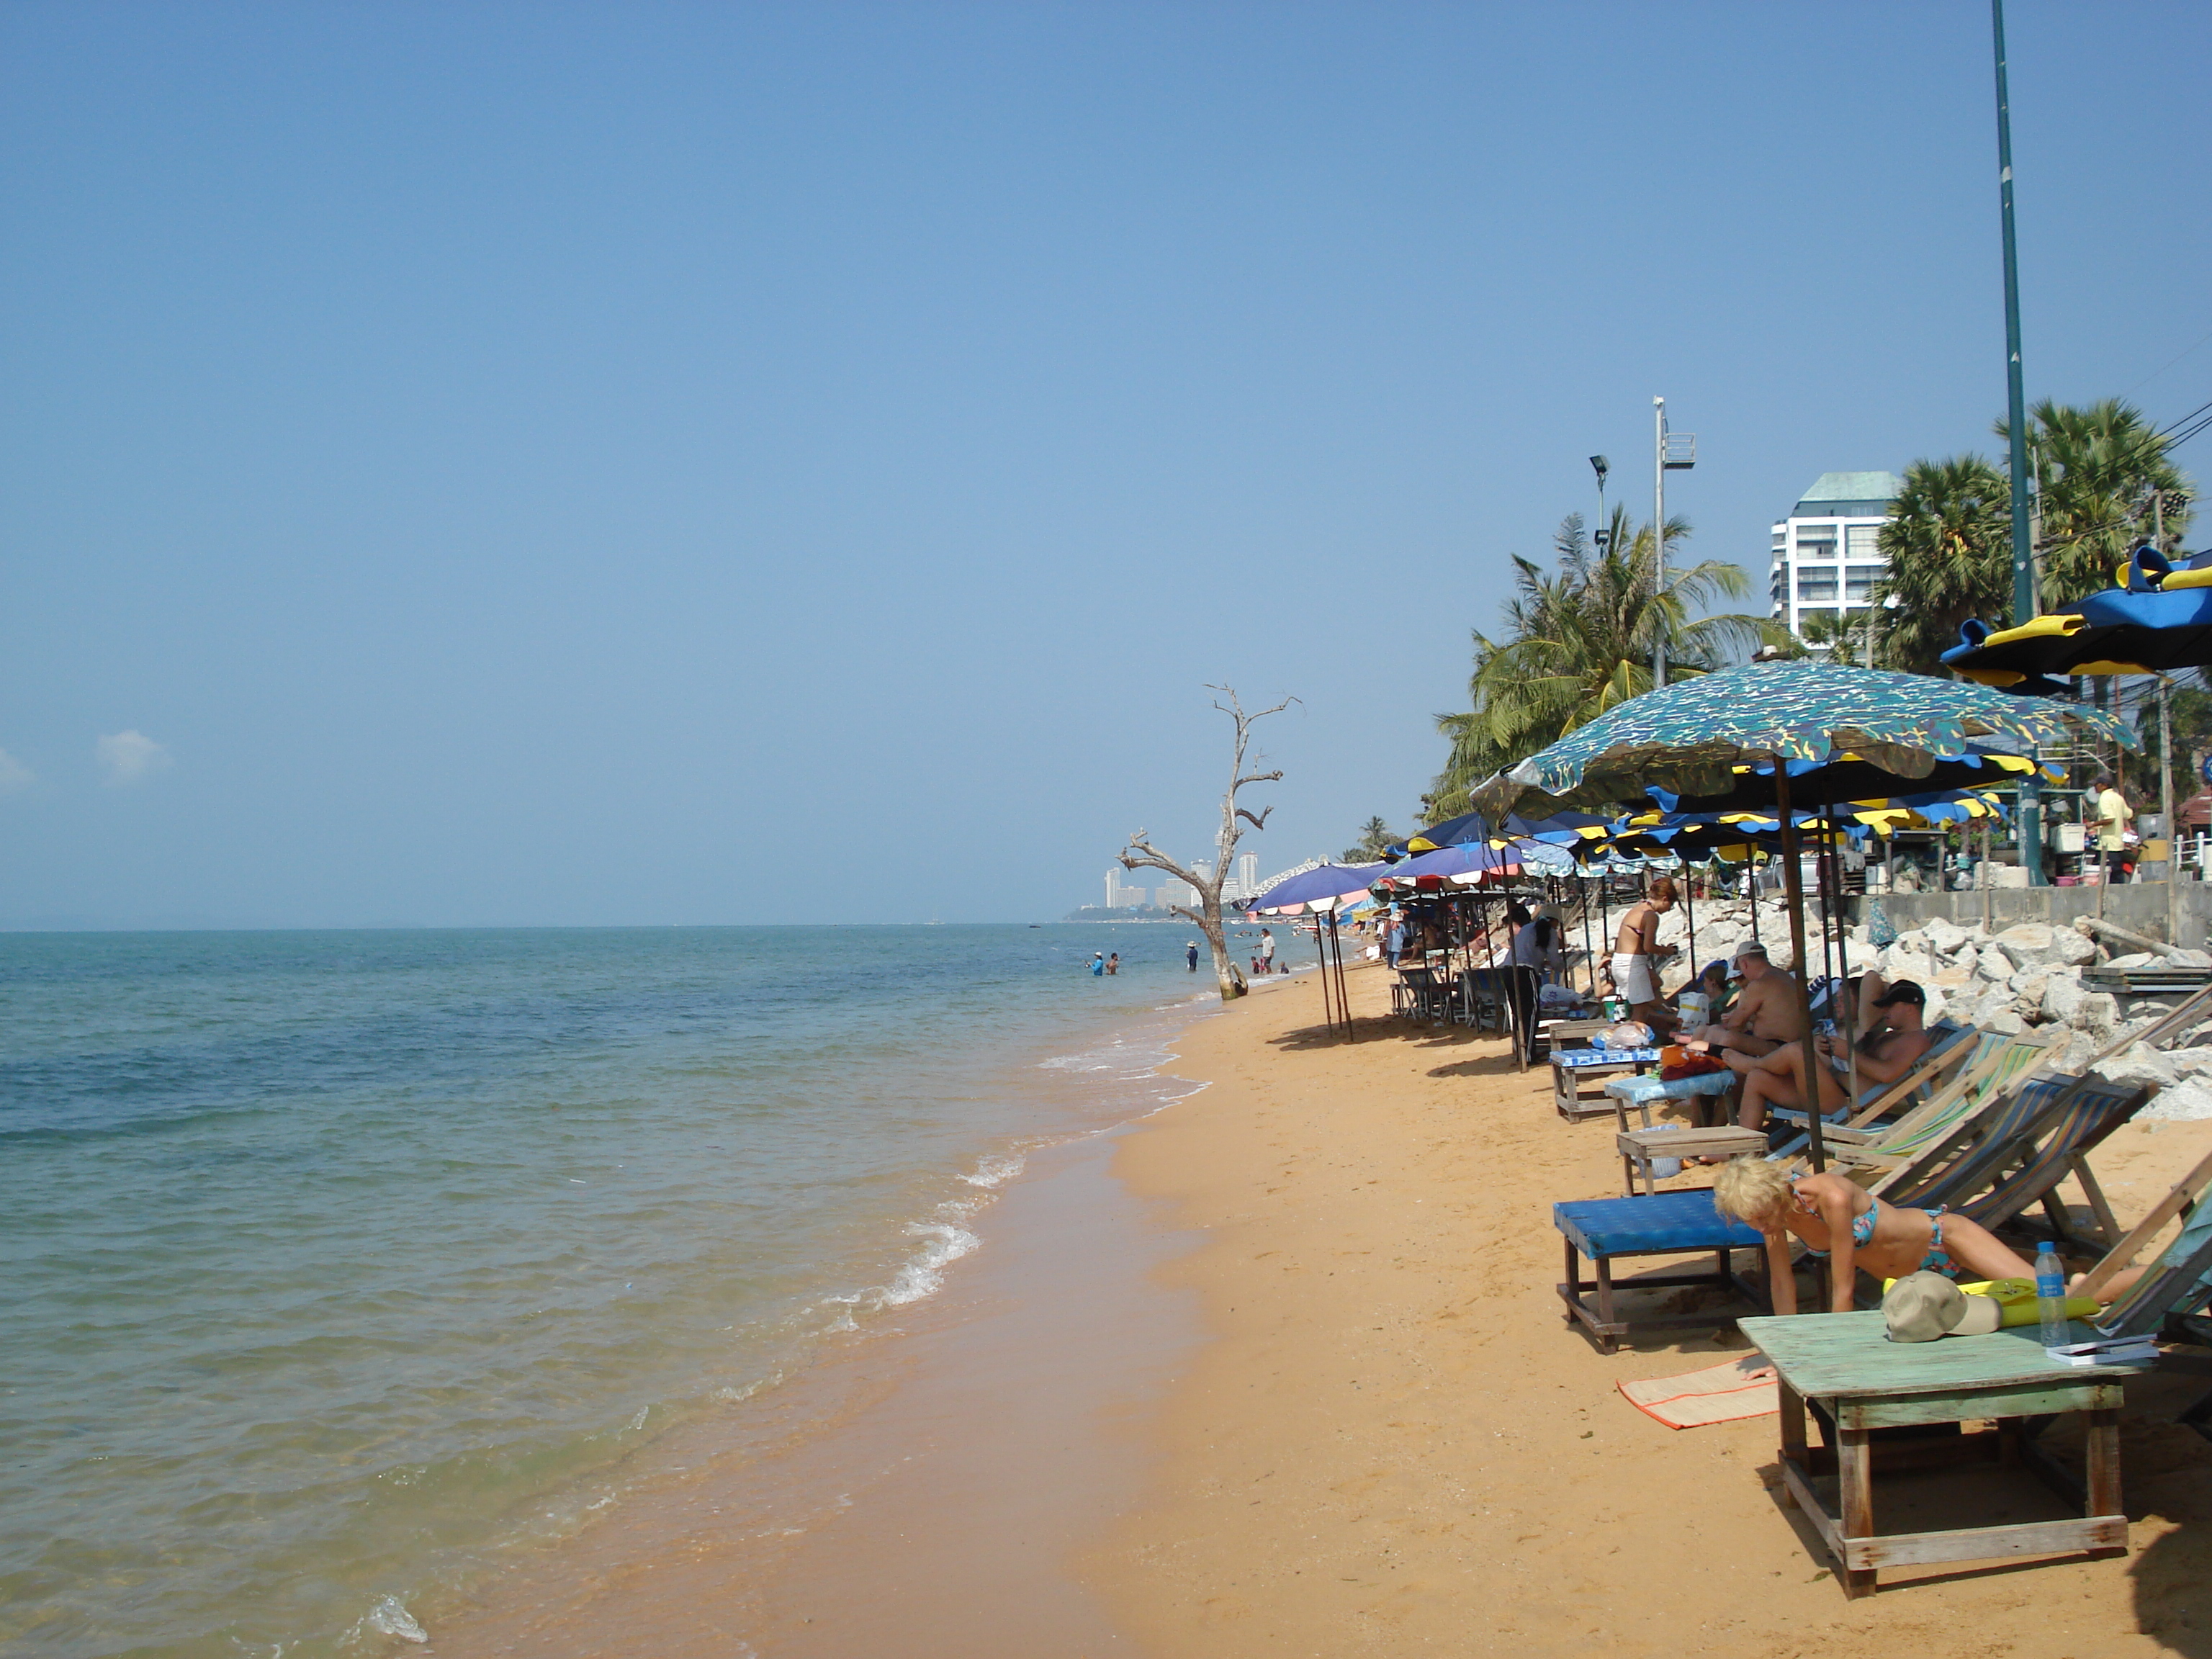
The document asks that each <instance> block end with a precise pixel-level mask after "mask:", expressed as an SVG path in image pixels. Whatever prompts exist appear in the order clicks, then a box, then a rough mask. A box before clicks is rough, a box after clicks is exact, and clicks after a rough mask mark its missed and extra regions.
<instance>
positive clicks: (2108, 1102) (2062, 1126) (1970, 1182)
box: [1945, 1077, 2153, 1240]
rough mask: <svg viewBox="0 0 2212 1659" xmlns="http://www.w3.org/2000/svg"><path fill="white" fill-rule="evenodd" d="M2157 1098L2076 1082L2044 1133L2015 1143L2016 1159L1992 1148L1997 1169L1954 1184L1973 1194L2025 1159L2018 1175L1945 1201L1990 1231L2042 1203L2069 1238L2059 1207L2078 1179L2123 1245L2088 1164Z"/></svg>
mask: <svg viewBox="0 0 2212 1659" xmlns="http://www.w3.org/2000/svg"><path fill="white" fill-rule="evenodd" d="M2152 1093H2153V1091H2151V1090H2149V1089H2145V1088H2141V1087H2130V1086H2129V1085H2125V1084H2119V1083H2107V1082H2106V1081H2105V1079H2102V1078H2099V1077H2088V1078H2080V1079H2072V1080H2070V1081H2069V1083H2068V1085H2067V1086H2066V1087H2065V1088H2064V1089H2063V1091H2060V1097H2059V1103H2058V1106H2057V1109H2056V1110H2055V1111H2053V1112H2052V1113H2051V1114H2050V1115H2048V1116H2047V1117H2046V1118H2045V1120H2044V1121H2043V1124H2042V1125H2041V1127H2040V1129H2039V1133H2037V1134H2035V1135H2034V1136H2033V1138H2032V1139H2031V1138H2027V1137H2023V1138H2022V1139H2020V1140H2018V1141H2015V1143H2014V1146H2013V1147H2012V1148H2011V1149H2010V1152H2009V1154H2008V1153H2007V1152H2000V1151H1996V1150H1995V1149H1994V1148H1992V1152H1993V1154H1994V1157H1995V1158H1996V1163H1995V1164H1985V1165H1984V1168H1983V1169H1977V1170H1972V1171H1971V1172H1966V1173H1962V1174H1961V1175H1960V1176H1959V1177H1958V1178H1957V1179H1956V1180H1955V1181H1954V1182H1946V1185H1947V1186H1949V1187H1950V1188H1952V1189H1953V1190H1955V1191H1957V1192H1960V1193H1966V1192H1970V1191H1972V1188H1974V1187H1976V1186H1979V1185H1982V1184H1984V1176H1985V1175H1986V1174H1987V1171H1988V1170H1990V1169H1992V1168H1994V1169H2002V1165H2003V1164H2005V1163H2008V1162H2010V1160H2011V1157H2012V1156H2017V1157H2018V1158H2020V1167H2019V1168H2018V1169H2017V1170H2012V1171H2010V1172H2009V1173H2007V1174H2001V1175H1996V1176H1994V1177H1993V1178H1990V1179H1988V1181H1987V1184H1988V1187H1989V1190H1988V1191H1987V1192H1985V1193H1984V1194H1981V1196H1979V1197H1978V1198H1968V1199H1966V1200H1965V1201H1964V1202H1960V1201H1959V1200H1956V1199H1953V1200H1945V1201H1947V1202H1949V1203H1950V1204H1951V1205H1952V1206H1953V1207H1954V1208H1955V1209H1957V1210H1958V1211H1959V1212H1960V1213H1961V1214H1963V1215H1965V1216H1966V1218H1968V1219H1969V1220H1972V1221H1978V1222H1980V1223H1981V1224H1982V1225H1984V1227H1999V1226H2002V1225H2004V1224H2005V1223H2006V1222H2008V1221H2010V1220H2013V1219H2015V1218H2016V1217H2018V1216H2019V1215H2020V1214H2021V1212H2023V1211H2025V1210H2026V1209H2027V1207H2028V1206H2030V1205H2031V1204H2037V1203H2040V1204H2041V1205H2042V1206H2043V1208H2044V1213H2045V1215H2046V1216H2047V1217H2048V1218H2049V1219H2050V1222H2051V1226H2052V1227H2053V1228H2054V1229H2056V1230H2057V1233H2058V1234H2059V1235H2060V1236H2062V1237H2063V1236H2064V1235H2065V1234H2066V1233H2067V1232H2068V1231H2069V1225H2068V1222H2067V1218H2066V1212H2065V1210H2064V1209H2063V1207H2062V1206H2060V1204H2059V1202H2058V1197H2057V1192H2058V1183H2059V1182H2062V1181H2063V1180H2065V1179H2066V1177H2067V1176H2069V1175H2070V1176H2073V1177H2074V1178H2075V1181H2077V1182H2080V1183H2081V1190H2082V1192H2083V1193H2085V1194H2087V1196H2088V1200H2089V1209H2090V1212H2091V1213H2092V1214H2093V1215H2094V1216H2095V1217H2096V1218H2097V1225H2098V1226H2099V1227H2100V1230H2101V1231H2103V1233H2104V1236H2105V1237H2106V1239H2108V1240H2109V1239H2113V1238H2117V1237H2118V1236H2119V1231H2120V1227H2119V1224H2118V1222H2117V1221H2116V1220H2114V1219H2113V1218H2112V1206H2111V1205H2110V1204H2108V1203H2106V1201H2105V1194H2104V1190H2103V1188H2100V1187H2099V1186H2098V1184H2097V1177H2096V1175H2095V1174H2094V1172H2093V1171H2092V1170H2091V1169H2090V1168H2089V1163H2088V1157H2089V1154H2090V1153H2091V1152H2093V1151H2095V1150H2096V1148H2097V1146H2098V1145H2099V1144H2100V1142H2102V1141H2103V1140H2104V1139H2105V1137H2106V1136H2107V1135H2109V1134H2111V1133H2112V1131H2113V1130H2115V1129H2117V1128H2118V1127H2120V1125H2122V1124H2123V1123H2125V1122H2126V1121H2128V1120H2129V1119H2130V1118H2131V1117H2133V1116H2134V1115H2136V1113H2137V1112H2138V1111H2140V1110H2141V1109H2142V1105H2143V1103H2144V1102H2145V1101H2147V1100H2148V1099H2149V1098H2150V1097H2151V1095H2152ZM1975 1161H1976V1162H1977V1163H1981V1162H1982V1161H1983V1160H1981V1159H1980V1158H1977V1159H1976V1160H1975ZM1947 1175H1948V1171H1947Z"/></svg>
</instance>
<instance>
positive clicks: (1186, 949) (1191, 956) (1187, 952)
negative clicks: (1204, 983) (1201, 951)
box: [1182, 939, 1198, 973]
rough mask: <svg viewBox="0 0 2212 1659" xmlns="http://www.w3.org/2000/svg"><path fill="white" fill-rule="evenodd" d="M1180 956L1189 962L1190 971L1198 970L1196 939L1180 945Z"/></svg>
mask: <svg viewBox="0 0 2212 1659" xmlns="http://www.w3.org/2000/svg"><path fill="white" fill-rule="evenodd" d="M1182 956H1183V960H1184V961H1185V962H1188V963H1189V964H1190V971H1191V972H1192V973H1196V972H1197V971H1198V941H1197V940H1196V939H1193V940H1191V942H1190V943H1189V944H1188V945H1184V946H1183V947H1182Z"/></svg>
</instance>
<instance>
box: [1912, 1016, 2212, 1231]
mask: <svg viewBox="0 0 2212 1659" xmlns="http://www.w3.org/2000/svg"><path fill="white" fill-rule="evenodd" d="M2208 1004H2212V989H2208V990H2207V991H2203V992H2199V993H2198V994H2197V995H2195V996H2192V997H2190V998H2189V999H2187V1000H2185V1001H2184V1002H2183V1003H2181V1004H2180V1005H2179V1006H2178V1007H2176V1008H2175V1009H2174V1010H2173V1012H2172V1013H2169V1014H2167V1015H2166V1016H2165V1018H2162V1019H2160V1021H2159V1022H2158V1023H2157V1024H2154V1025H2153V1026H2151V1027H2149V1028H2148V1030H2143V1031H2140V1032H2135V1033H2122V1034H2120V1035H2119V1036H2116V1037H2114V1038H2113V1039H2112V1041H2111V1042H2107V1043H2106V1045H2105V1046H2104V1047H2103V1048H2100V1049H2099V1050H2098V1051H2097V1052H2096V1053H2095V1054H2093V1055H2092V1056H2090V1059H2089V1061H2088V1064H2087V1066H2084V1067H2083V1068H2082V1071H2083V1074H2082V1075H2081V1076H2079V1077H2069V1078H2044V1077H2036V1076H2034V1075H2033V1074H2030V1076H2029V1078H2028V1080H2027V1081H2026V1082H2025V1083H2023V1084H2021V1085H2017V1086H2016V1087H2015V1089H2014V1090H2013V1091H2009V1093H2008V1095H2007V1096H2005V1097H2002V1098H2001V1099H1999V1100H1998V1101H1996V1102H1995V1103H1992V1104H1991V1105H1990V1106H1987V1107H1985V1108H1984V1109H1983V1110H1982V1111H1981V1112H1979V1113H1977V1114H1975V1115H1972V1117H1970V1118H1969V1119H1967V1120H1966V1121H1963V1122H1962V1123H1961V1124H1960V1127H1958V1128H1957V1129H1955V1130H1954V1131H1953V1132H1952V1133H1949V1134H1947V1135H1944V1136H1942V1137H1941V1138H1939V1139H1937V1140H1936V1143H1935V1144H1934V1145H1933V1146H1930V1147H1929V1148H1928V1149H1927V1150H1926V1151H1925V1152H1923V1153H1922V1154H1921V1155H1920V1156H1919V1157H1917V1158H1915V1159H1914V1160H1913V1161H1912V1162H1911V1164H1908V1165H1905V1166H1903V1167H1899V1168H1896V1169H1893V1170H1890V1171H1889V1173H1888V1174H1887V1175H1885V1176H1881V1178H1879V1179H1877V1180H1876V1181H1875V1182H1873V1183H1871V1184H1870V1185H1869V1188H1868V1190H1869V1192H1873V1193H1875V1194H1879V1195H1880V1196H1881V1197H1884V1198H1887V1199H1888V1200H1890V1201H1891V1202H1892V1203H1903V1204H1921V1205H1925V1204H1929V1203H1941V1204H1948V1205H1950V1206H1953V1207H1954V1208H1957V1209H1960V1210H1962V1211H1964V1212H1965V1213H1966V1215H1967V1216H1968V1217H1969V1218H1971V1219H1972V1220H1975V1221H1978V1222H1980V1223H1982V1225H1984V1226H1989V1227H1995V1226H1998V1225H2002V1224H2003V1223H2004V1222H2007V1221H2009V1220H2012V1219H2014V1218H2015V1217H2017V1216H2018V1215H2019V1214H2020V1213H2021V1212H2022V1211H2023V1210H2025V1209H2026V1208H2027V1206H2029V1205H2031V1204H2033V1203H2037V1202H2041V1203H2042V1204H2043V1205H2044V1207H2045V1213H2046V1214H2047V1215H2048V1216H2049V1217H2050V1218H2051V1223H2052V1225H2054V1226H2056V1227H2057V1230H2058V1231H2059V1233H2060V1234H2061V1236H2064V1235H2066V1234H2067V1233H2068V1231H2069V1228H2068V1225H2067V1223H2066V1219H2065V1212H2063V1209H2061V1208H2060V1207H2059V1206H2058V1203H2057V1199H2056V1196H2055V1194H2056V1190H2057V1186H2058V1183H2059V1182H2061V1181H2063V1180H2064V1179H2065V1177H2066V1176H2069V1175H2071V1176H2074V1177H2075V1180H2076V1181H2078V1182H2080V1183H2081V1189H2082V1192H2083V1193H2084V1194H2086V1195H2087V1198H2088V1200H2089V1207H2090V1210H2091V1212H2093V1214H2094V1215H2095V1216H2096V1218H2097V1221H2098V1225H2099V1226H2100V1228H2101V1229H2103V1231H2104V1235H2105V1237H2106V1239H2108V1240H2109V1239H2111V1238H2113V1237H2116V1236H2117V1235H2118V1232H2119V1225H2118V1222H2117V1221H2116V1220H2114V1219H2113V1217H2112V1206H2110V1205H2109V1204H2107V1203H2106V1200H2105V1195H2104V1193H2103V1191H2102V1190H2101V1189H2100V1188H2099V1186H2098V1184H2097V1178H2096V1176H2095V1175H2094V1173H2093V1171H2092V1170H2090V1168H2089V1165H2088V1163H2087V1153H2088V1152H2089V1151H2090V1150H2091V1149H2092V1148H2093V1147H2094V1146H2096V1145H2097V1144H2098V1143H2099V1142H2100V1141H2102V1140H2103V1139H2105V1137H2106V1136H2107V1135H2109V1134H2110V1133H2112V1131H2113V1130H2115V1129H2117V1128H2118V1127H2119V1126H2120V1125H2121V1124H2123V1123H2124V1122H2126V1121H2128V1120H2129V1119H2130V1117H2132V1116H2134V1115H2135V1114H2136V1112H2137V1111H2138V1110H2140V1109H2142V1105H2143V1103H2145V1102H2146V1101H2147V1100H2148V1099H2149V1098H2150V1095H2151V1092H2152V1091H2148V1090H2142V1089H2127V1088H2124V1087H2122V1086H2120V1085H2114V1084H2110V1083H2106V1081H2105V1080H2104V1079H2101V1078H2099V1077H2096V1076H2094V1075H2093V1074H2091V1073H2092V1068H2093V1067H2094V1066H2097V1065H2098V1064H2100V1062H2102V1061H2103V1060H2107V1059H2109V1058H2110V1057H2111V1056H2112V1055H2113V1054H2118V1053H2119V1052H2120V1051H2121V1050H2123V1049H2125V1048H2132V1047H2134V1046H2135V1045H2136V1043H2138V1042H2144V1043H2151V1044H2156V1043H2158V1042H2163V1041H2164V1040H2165V1039H2166V1038H2167V1037H2169V1036H2172V1035H2173V1034H2174V1033H2175V1032H2177V1031H2179V1030H2185V1029H2186V1028H2187V1027H2189V1026H2190V1025H2191V1024H2194V1023H2196V1021H2197V1018H2198V1017H2199V1016H2200V1014H2201V1013H2202V1012H2203V1010H2204V1009H2205V1007H2206V1006H2207V1005H2208ZM2015 1162H2017V1163H2018V1164H2019V1165H2020V1167H2019V1168H2018V1169H2017V1170H2011V1171H2010V1172H2009V1173H2008V1165H2010V1164H2014V1163H2015Z"/></svg>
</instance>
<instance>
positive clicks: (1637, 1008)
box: [1612, 876, 1676, 1034]
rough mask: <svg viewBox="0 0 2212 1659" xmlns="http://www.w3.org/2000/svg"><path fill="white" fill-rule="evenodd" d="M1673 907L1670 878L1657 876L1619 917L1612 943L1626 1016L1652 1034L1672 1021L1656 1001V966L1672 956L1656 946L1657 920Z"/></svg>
mask: <svg viewBox="0 0 2212 1659" xmlns="http://www.w3.org/2000/svg"><path fill="white" fill-rule="evenodd" d="M1673 908H1674V878H1673V877H1672V876H1661V877H1659V878H1656V880H1654V881H1653V882H1652V884H1651V890H1650V893H1649V894H1647V895H1646V896H1644V898H1642V899H1639V900H1638V902H1635V903H1634V904H1632V905H1630V906H1629V907H1628V908H1627V910H1626V911H1625V912H1624V913H1623V914H1622V915H1621V918H1620V933H1619V934H1618V935H1616V936H1615V938H1614V939H1613V963H1612V966H1613V983H1614V984H1615V985H1617V986H1619V987H1620V994H1621V995H1623V996H1625V997H1626V998H1627V999H1628V1002H1629V1007H1630V1017H1631V1018H1634V1019H1640V1020H1642V1021H1643V1022H1644V1024H1647V1025H1649V1026H1650V1028H1651V1029H1652V1030H1654V1031H1657V1032H1661V1033H1662V1034H1663V1033H1665V1032H1668V1031H1671V1030H1674V1025H1675V1023H1676V1022H1675V1018H1674V1014H1673V1013H1672V1012H1670V1011H1669V1010H1668V1006H1667V1005H1666V1004H1665V1003H1663V1002H1662V1001H1661V1000H1659V964H1660V963H1662V962H1663V961H1664V960H1665V959H1666V958H1667V957H1671V956H1673V955H1674V946H1673V945H1666V946H1663V947H1662V945H1660V943H1659V918H1660V917H1662V916H1663V915H1666V914H1667V912H1668V911H1669V910H1671V909H1673Z"/></svg>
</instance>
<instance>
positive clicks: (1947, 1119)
mask: <svg viewBox="0 0 2212 1659" xmlns="http://www.w3.org/2000/svg"><path fill="white" fill-rule="evenodd" d="M2065 1036H2066V1034H2065V1033H2064V1032H2063V1031H2048V1032H2043V1033H2035V1032H2027V1033H2023V1034H2022V1035H2021V1036H2004V1035H2002V1033H1987V1034H1984V1042H1981V1043H1979V1044H1978V1046H1977V1049H1976V1053H1975V1054H1974V1056H1973V1057H1972V1058H1971V1059H1969V1060H1967V1062H1966V1065H1965V1066H1963V1067H1962V1068H1961V1069H1960V1070H1959V1071H1958V1072H1957V1073H1954V1075H1953V1077H1952V1079H1951V1081H1950V1082H1949V1083H1948V1084H1947V1085H1944V1086H1943V1087H1942V1088H1941V1089H1939V1090H1937V1091H1936V1093H1935V1094H1933V1095H1931V1096H1930V1097H1929V1098H1928V1099H1927V1100H1926V1101H1925V1102H1923V1103H1922V1104H1920V1105H1919V1106H1917V1107H1915V1108H1914V1109H1912V1110H1911V1111H1909V1112H1907V1113H1906V1114H1905V1115H1904V1116H1903V1117H1901V1118H1899V1119H1898V1121H1896V1122H1894V1123H1893V1124H1891V1125H1889V1126H1888V1127H1887V1128H1875V1129H1871V1130H1858V1129H1855V1128H1853V1127H1850V1126H1849V1125H1845V1126H1844V1127H1842V1128H1841V1129H1839V1130H1838V1131H1836V1132H1834V1133H1833V1134H1832V1138H1831V1139H1830V1140H1829V1143H1828V1152H1829V1155H1830V1157H1831V1158H1832V1159H1833V1160H1834V1161H1835V1163H1836V1164H1837V1166H1838V1168H1840V1169H1842V1170H1845V1171H1847V1172H1848V1173H1850V1176H1851V1178H1852V1179H1853V1180H1855V1181H1858V1182H1862V1183H1868V1184H1869V1187H1870V1190H1872V1191H1874V1192H1876V1193H1881V1192H1883V1191H1884V1190H1885V1189H1886V1188H1887V1186H1888V1185H1890V1184H1891V1182H1890V1181H1889V1177H1890V1176H1894V1175H1895V1174H1896V1173H1897V1172H1899V1171H1900V1170H1905V1169H1908V1168H1911V1169H1916V1170H1921V1171H1922V1172H1923V1176H1924V1175H1927V1174H1932V1173H1933V1172H1934V1170H1936V1169H1937V1168H1940V1167H1941V1164H1942V1160H1943V1159H1945V1158H1948V1157H1949V1156H1950V1155H1951V1154H1953V1153H1954V1152H1957V1151H1958V1149H1959V1148H1960V1147H1962V1146H1967V1145H1969V1144H1971V1143H1972V1142H1973V1141H1975V1140H1977V1139H1979V1138H1980V1135H1981V1134H1982V1133H1984V1131H1985V1128H1986V1127H1987V1125H1988V1124H1989V1123H1990V1121H1993V1120H1994V1118H1995V1117H1996V1114H1997V1112H1998V1111H1999V1109H2001V1107H2002V1104H2003V1103H2004V1102H2006V1101H2007V1100H2008V1099H2009V1098H2010V1097H2012V1095H2013V1094H2014V1093H2015V1091H2017V1090H2018V1089H2019V1087H2020V1086H2021V1085H2022V1084H2023V1083H2024V1082H2025V1081H2026V1080H2027V1079H2030V1078H2033V1077H2034V1076H2035V1075H2036V1073H2038V1072H2039V1071H2040V1070H2041V1069H2042V1068H2043V1067H2044V1066H2046V1065H2047V1064H2049V1062H2050V1060H2051V1054H2052V1053H2053V1052H2054V1051H2055V1050H2056V1049H2057V1048H2058V1047H2059V1046H2060V1045H2061V1043H2062V1042H2063V1041H2064V1040H2065Z"/></svg>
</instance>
